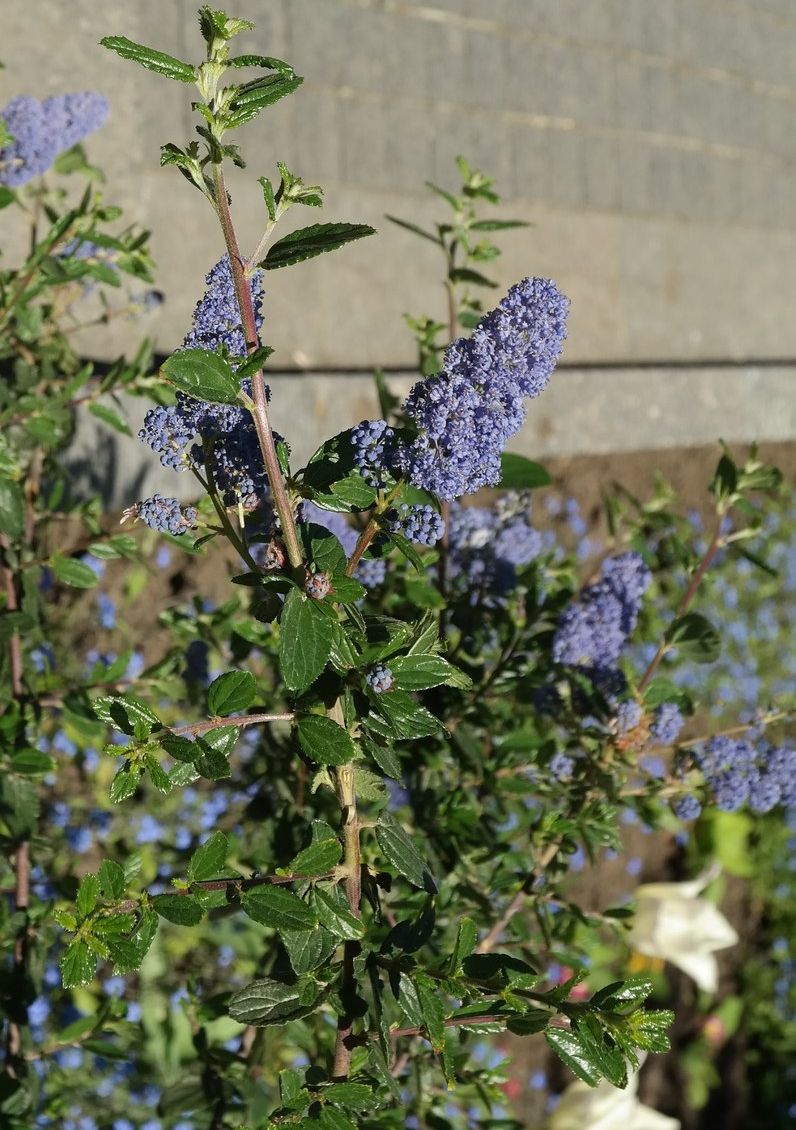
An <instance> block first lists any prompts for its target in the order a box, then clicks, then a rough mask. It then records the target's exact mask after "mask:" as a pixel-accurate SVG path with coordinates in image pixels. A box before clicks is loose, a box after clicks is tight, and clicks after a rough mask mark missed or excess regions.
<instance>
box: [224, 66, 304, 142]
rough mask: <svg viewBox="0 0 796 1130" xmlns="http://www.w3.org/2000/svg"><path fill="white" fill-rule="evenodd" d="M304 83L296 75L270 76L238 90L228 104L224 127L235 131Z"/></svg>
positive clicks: (278, 74)
mask: <svg viewBox="0 0 796 1130" xmlns="http://www.w3.org/2000/svg"><path fill="white" fill-rule="evenodd" d="M303 81H304V79H303V78H301V77H300V76H299V75H297V74H293V73H292V72H291V73H290V74H280V73H277V74H272V75H265V76H264V77H263V78H260V79H255V80H254V81H253V82H250V83H246V84H245V85H244V86H242V87H240V88H239V91H238V93H237V94H236V96H235V97H234V98H233V99H232V102H231V103H230V107H229V112H228V114H227V116H226V125H227V127H228V128H229V129H236V128H237V127H238V126H242V125H243V124H244V123H245V122H250V121H251V120H252V118H255V117H256V116H257V115H258V114H259V113H260V111H261V110H264V109H265V108H266V106H273V104H274V103H275V102H278V101H279V100H280V99H281V98H284V97H285V96H286V95H288V94H292V93H293V91H294V90H297V89H298V88H299V87H300V86H301V84H302V82H303Z"/></svg>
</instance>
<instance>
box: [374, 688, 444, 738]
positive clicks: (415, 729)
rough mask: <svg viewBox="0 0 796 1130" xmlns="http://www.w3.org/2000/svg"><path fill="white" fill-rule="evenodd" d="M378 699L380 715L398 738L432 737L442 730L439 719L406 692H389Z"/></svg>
mask: <svg viewBox="0 0 796 1130" xmlns="http://www.w3.org/2000/svg"><path fill="white" fill-rule="evenodd" d="M376 697H377V698H378V702H377V704H376V705H377V706H378V710H379V713H380V714H381V715H382V717H384V718H385V719H386V720H387V722H388V723H389V727H390V732H391V733H392V734H393V735H394V736H395V737H396V738H403V739H406V738H424V737H430V736H431V734H438V733H439V731H440V730H441V729H442V725H441V723H440V722H439V721H438V719H436V718H435V717H434V715H433V714H432V713H431V712H430V711H428V710H426V708H425V706H420V704H419V703H417V702H415V700H414V699H413V698H412V696H411V695H409V694H407V693H406V691H388V692H387V693H386V694H382V695H378V696H374V698H376Z"/></svg>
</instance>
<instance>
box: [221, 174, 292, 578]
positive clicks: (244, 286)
mask: <svg viewBox="0 0 796 1130" xmlns="http://www.w3.org/2000/svg"><path fill="white" fill-rule="evenodd" d="M213 183H214V185H215V205H216V211H217V212H218V217H219V219H220V221H221V228H222V230H223V232H224V240H225V242H226V245H227V254H228V256H229V265H230V270H231V272H232V282H233V285H234V287H235V297H236V298H237V300H238V306H239V308H240V316H241V323H242V325H243V333H244V337H245V339H246V348H247V350H248V351H249V353H254V352H255V350H256V349H257V346H258V339H257V324H256V321H255V317H254V303H253V301H252V292H251V286H250V284H249V280H248V278H247V277H246V271H245V267H244V259H243V257H242V256H241V252H240V247H239V246H238V239H237V236H236V234H235V228H234V226H233V223H232V216H231V214H230V210H229V201H228V199H227V188H226V184H225V183H224V174H223V172H222V169H221V165H220V164H215V165H214V166H213ZM251 382H252V401H253V404H252V407H251V408H250V412H251V415H252V419H253V420H254V427H255V429H256V431H257V438H258V440H259V441H260V450H261V451H262V454H263V461H264V463H265V470H266V472H267V475H268V483H269V485H270V487H271V494H272V495H273V499H274V507H275V508H276V512H277V514H278V515H279V521H280V523H281V526H282V536H283V537H284V539H285V548H286V550H287V556H288V560H289V561H290V564H291V565H292V566H293V568H294V569H297V568H298V567H299V566H300V565H301V563H302V560H303V554H302V552H301V545H300V544H299V539H298V531H297V530H296V522H295V519H294V517H293V510H292V507H291V505H290V499H289V498H288V494H287V490H286V488H285V481H284V479H283V477H282V469H281V467H280V466H279V458H278V456H277V453H276V444H275V442H274V433H273V431H272V430H271V421H270V420H269V418H268V400H267V397H266V394H265V380H264V378H263V371H262V369H258V370H257V372H256V373H253V374H252V378H251Z"/></svg>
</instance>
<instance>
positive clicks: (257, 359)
mask: <svg viewBox="0 0 796 1130" xmlns="http://www.w3.org/2000/svg"><path fill="white" fill-rule="evenodd" d="M272 353H273V349H272V348H271V346H270V345H261V346H259V347H258V348H257V349H255V350H254V352H253V353H250V354H249V356H248V357H247V358H246V360H245V361H244V362H243V364H242V365H238V367H237V369H236V370H235V376H236V377H237V379H238V380H239V381H242V380H243V379H244V377H250V376H252V374H254V373H256V372H258V371H259V370H260V369H262V367H263V365H265V363H266V361H267V360H268V358H269V357H270V356H271V354H272Z"/></svg>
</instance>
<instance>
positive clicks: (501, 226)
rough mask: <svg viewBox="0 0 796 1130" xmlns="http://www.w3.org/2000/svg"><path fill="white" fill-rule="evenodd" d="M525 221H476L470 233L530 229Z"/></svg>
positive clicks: (471, 226)
mask: <svg viewBox="0 0 796 1130" xmlns="http://www.w3.org/2000/svg"><path fill="white" fill-rule="evenodd" d="M530 226H531V225H530V224H529V223H526V221H525V220H476V221H475V223H472V224H470V231H508V230H509V229H510V228H529V227H530Z"/></svg>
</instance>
